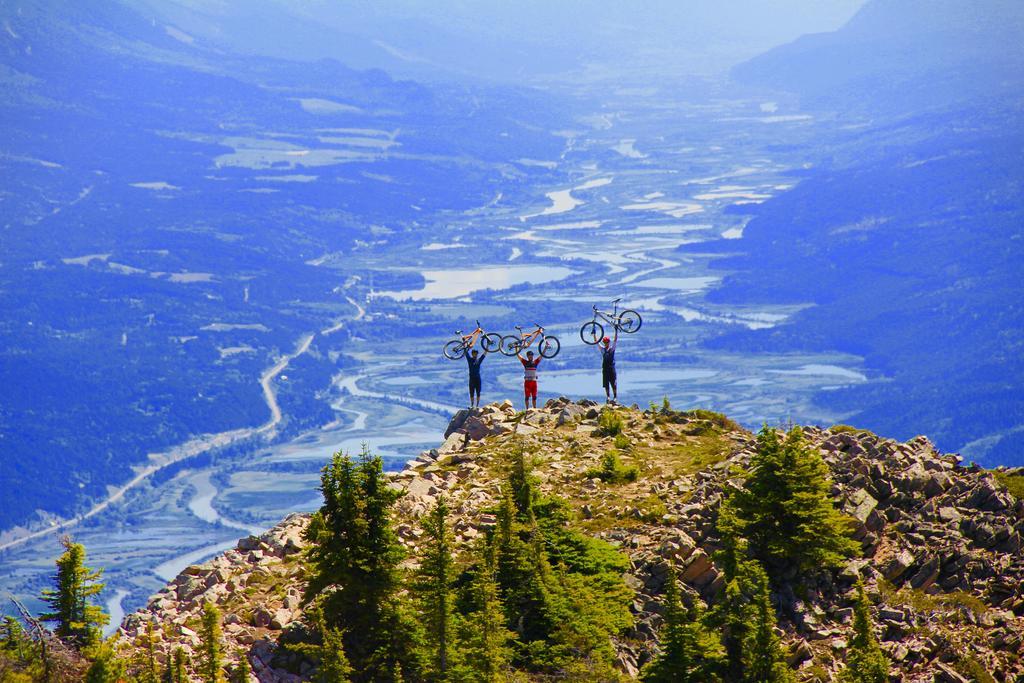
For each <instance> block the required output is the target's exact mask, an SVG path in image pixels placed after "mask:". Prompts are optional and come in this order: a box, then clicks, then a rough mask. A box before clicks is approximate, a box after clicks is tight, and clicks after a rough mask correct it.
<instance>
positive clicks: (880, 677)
mask: <svg viewBox="0 0 1024 683" xmlns="http://www.w3.org/2000/svg"><path fill="white" fill-rule="evenodd" d="M841 679H842V680H843V681H845V682H846V683H886V682H887V681H888V680H889V660H888V658H887V657H886V656H885V653H884V652H882V648H881V647H880V646H879V644H878V638H877V637H876V636H875V631H874V625H873V624H872V623H871V603H870V602H869V601H868V597H867V595H866V594H865V593H864V584H863V583H861V582H860V581H858V582H857V600H856V602H854V604H853V640H851V641H850V650H849V652H848V653H847V656H846V668H845V669H844V670H843V672H842V675H841Z"/></svg>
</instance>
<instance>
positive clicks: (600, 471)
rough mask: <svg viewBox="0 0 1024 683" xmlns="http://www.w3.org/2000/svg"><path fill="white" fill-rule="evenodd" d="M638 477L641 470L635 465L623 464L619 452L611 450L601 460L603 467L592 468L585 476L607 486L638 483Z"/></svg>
mask: <svg viewBox="0 0 1024 683" xmlns="http://www.w3.org/2000/svg"><path fill="white" fill-rule="evenodd" d="M638 475H639V470H637V468H636V466H635V465H630V466H626V465H623V464H622V460H620V459H619V452H618V451H617V450H610V451H608V452H607V453H605V454H604V458H602V459H601V467H599V468H591V469H589V470H587V471H586V472H584V474H583V476H585V477H586V478H588V479H593V478H595V477H596V478H597V479H600V480H601V481H603V482H605V483H606V484H623V483H626V482H630V481H636V478H637V476H638Z"/></svg>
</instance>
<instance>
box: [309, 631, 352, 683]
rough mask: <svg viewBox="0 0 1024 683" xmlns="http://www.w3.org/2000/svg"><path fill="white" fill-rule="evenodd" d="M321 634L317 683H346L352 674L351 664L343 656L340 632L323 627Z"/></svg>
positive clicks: (343, 645) (343, 650) (343, 649)
mask: <svg viewBox="0 0 1024 683" xmlns="http://www.w3.org/2000/svg"><path fill="white" fill-rule="evenodd" d="M322 634H323V645H321V646H320V667H319V669H317V674H316V680H317V681H318V682H319V683H348V681H349V680H350V677H351V676H352V666H351V665H350V664H349V663H348V657H346V656H345V643H344V642H343V640H342V637H341V632H340V631H338V630H337V629H333V628H330V627H324V628H323V630H322Z"/></svg>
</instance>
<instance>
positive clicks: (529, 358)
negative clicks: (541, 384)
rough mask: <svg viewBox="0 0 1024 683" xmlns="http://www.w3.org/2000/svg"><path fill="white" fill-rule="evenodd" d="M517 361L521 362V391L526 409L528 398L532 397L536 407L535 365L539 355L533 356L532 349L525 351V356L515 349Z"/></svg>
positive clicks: (537, 363)
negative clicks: (524, 397)
mask: <svg viewBox="0 0 1024 683" xmlns="http://www.w3.org/2000/svg"><path fill="white" fill-rule="evenodd" d="M516 356H518V357H519V362H520V363H522V364H523V393H524V394H525V396H526V399H525V405H526V409H527V410H529V408H530V399H531V398H532V399H533V407H534V408H536V407H537V366H538V365H540V361H541V357H540V356H537V358H536V359H534V357H533V351H527V352H526V358H523V357H522V355H521V354H520V353H519V352H518V351H516Z"/></svg>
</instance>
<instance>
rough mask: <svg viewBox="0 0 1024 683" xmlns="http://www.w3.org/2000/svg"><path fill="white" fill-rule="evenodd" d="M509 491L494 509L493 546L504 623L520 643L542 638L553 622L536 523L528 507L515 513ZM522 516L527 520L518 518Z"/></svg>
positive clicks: (548, 633)
mask: <svg viewBox="0 0 1024 683" xmlns="http://www.w3.org/2000/svg"><path fill="white" fill-rule="evenodd" d="M512 495H513V494H512V492H511V491H507V492H506V495H505V497H504V498H503V500H502V503H501V507H500V508H498V529H497V538H496V545H495V558H496V564H497V567H496V571H497V580H498V585H499V586H501V598H502V602H503V604H504V605H505V614H506V617H507V623H508V624H509V625H510V626H511V627H512V629H513V630H514V631H515V632H516V634H517V637H518V640H519V641H521V642H522V643H523V645H528V644H529V643H531V642H535V641H546V640H547V639H548V638H549V637H550V635H551V634H552V633H553V632H554V630H555V626H556V624H555V623H554V622H553V620H552V619H551V616H552V614H553V612H554V610H553V607H552V604H551V602H552V596H551V590H550V586H549V585H548V581H547V580H548V578H549V573H550V568H549V567H548V564H547V556H546V554H545V553H544V548H543V546H542V545H541V544H540V543H538V542H537V534H538V530H537V523H536V520H535V519H534V517H533V511H532V508H527V510H526V512H525V513H521V512H518V510H517V509H516V505H515V503H514V502H513V497H512ZM519 516H525V517H526V518H527V520H528V521H527V522H526V523H524V522H520V521H518V519H517V517H519Z"/></svg>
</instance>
